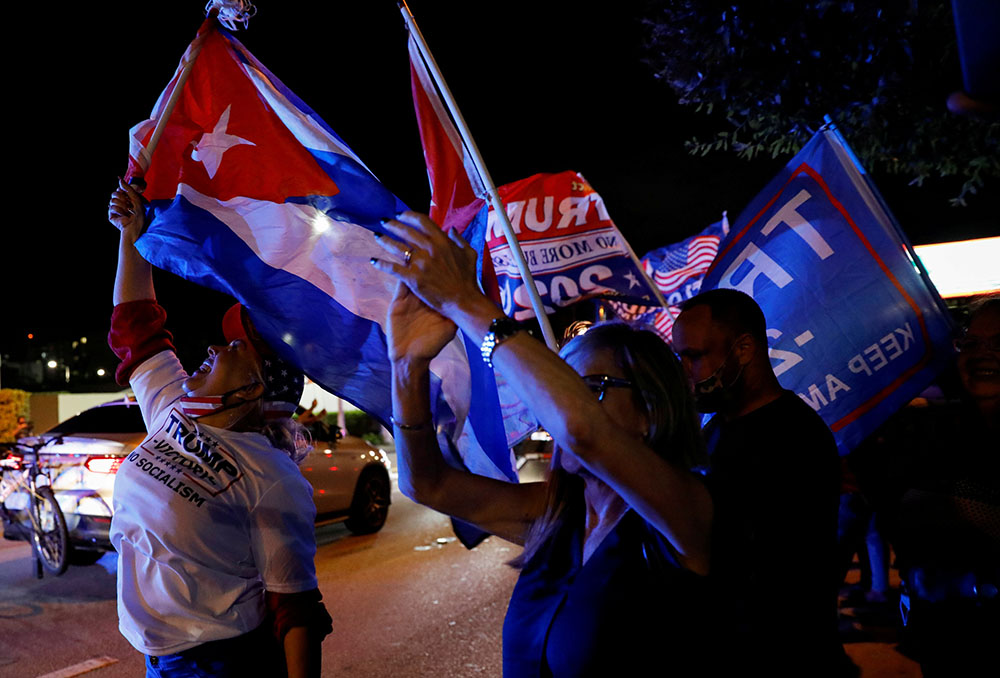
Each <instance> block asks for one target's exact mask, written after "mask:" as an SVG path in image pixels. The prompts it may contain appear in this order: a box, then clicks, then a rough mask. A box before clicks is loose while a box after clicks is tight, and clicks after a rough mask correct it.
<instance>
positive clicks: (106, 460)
mask: <svg viewBox="0 0 1000 678" xmlns="http://www.w3.org/2000/svg"><path fill="white" fill-rule="evenodd" d="M83 465H84V466H86V467H87V470H88V471H93V472H94V473H118V467H119V466H121V465H122V458H121V457H91V458H90V459H88V460H87V461H86V462H84V464H83Z"/></svg>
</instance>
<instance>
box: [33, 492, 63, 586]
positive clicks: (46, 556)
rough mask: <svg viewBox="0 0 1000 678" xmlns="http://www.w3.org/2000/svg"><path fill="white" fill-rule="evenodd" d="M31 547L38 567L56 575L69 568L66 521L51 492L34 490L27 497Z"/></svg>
mask: <svg viewBox="0 0 1000 678" xmlns="http://www.w3.org/2000/svg"><path fill="white" fill-rule="evenodd" d="M29 514H30V517H31V544H32V546H33V547H34V550H35V554H36V555H37V556H38V559H39V560H40V561H41V563H42V566H43V567H45V569H46V570H48V571H49V572H51V573H52V574H55V575H59V574H62V573H63V572H65V571H66V567H67V566H68V565H69V533H68V531H67V530H66V518H65V517H64V516H63V512H62V509H61V508H59V504H58V502H56V497H55V495H54V494H53V493H52V488H51V487H48V486H42V487H38V488H36V491H35V493H34V494H32V495H31V510H30V511H29Z"/></svg>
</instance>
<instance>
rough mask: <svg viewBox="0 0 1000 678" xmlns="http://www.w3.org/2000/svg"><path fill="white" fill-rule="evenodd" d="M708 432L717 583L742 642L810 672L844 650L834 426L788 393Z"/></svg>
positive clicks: (723, 612) (724, 615)
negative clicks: (809, 661)
mask: <svg viewBox="0 0 1000 678" xmlns="http://www.w3.org/2000/svg"><path fill="white" fill-rule="evenodd" d="M704 433H705V437H706V441H707V444H708V451H709V455H710V463H711V471H710V473H709V477H708V482H709V489H710V491H711V493H712V499H713V503H714V507H715V508H714V522H713V528H712V532H713V539H712V542H713V543H712V575H711V577H712V580H713V581H714V584H715V588H716V590H717V591H718V593H719V594H720V596H719V604H720V605H721V609H720V610H719V615H720V619H722V620H725V621H724V623H725V622H730V623H731V624H732V626H731V628H730V631H731V632H733V633H735V634H736V640H735V641H734V642H736V643H738V644H739V645H741V646H745V648H748V651H750V652H765V653H768V655H769V656H768V657H767V660H768V664H770V665H771V667H772V668H775V662H776V661H777V662H780V661H781V658H785V659H788V660H789V662H795V663H798V664H799V666H801V663H800V660H802V659H806V658H816V659H821V658H823V657H826V658H829V657H831V653H837V654H838V655H839V654H841V653H842V650H841V649H840V643H839V640H838V637H837V591H838V588H839V582H838V581H837V580H838V568H837V511H838V503H839V493H840V465H839V459H838V454H837V447H836V443H835V442H834V439H833V435H832V434H831V433H830V429H828V428H827V426H826V424H825V423H824V422H823V420H822V419H821V418H820V417H819V415H817V414H816V413H815V412H814V411H813V410H812V409H811V408H810V407H809V406H808V405H807V404H806V403H804V402H803V401H802V400H801V399H800V398H799V397H798V396H797V395H795V393H793V392H792V391H785V392H784V393H783V394H782V395H781V396H780V397H779V398H778V399H777V400H775V401H773V402H771V403H768V404H767V405H764V406H763V407H760V408H758V409H756V410H754V411H753V412H750V413H749V414H747V415H745V416H742V417H739V418H737V419H734V420H732V421H728V422H727V421H725V420H724V419H723V418H722V417H721V416H716V417H715V418H713V419H712V421H711V422H709V424H708V426H706V428H705V432H704ZM779 638H780V639H781V640H780V645H781V648H780V649H778V648H776V647H775V645H774V641H775V640H776V639H779ZM768 641H770V642H768ZM778 655H780V657H779V656H778ZM792 655H796V657H795V658H793V657H792Z"/></svg>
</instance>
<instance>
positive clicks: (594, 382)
mask: <svg viewBox="0 0 1000 678" xmlns="http://www.w3.org/2000/svg"><path fill="white" fill-rule="evenodd" d="M583 383H585V384H586V385H587V388H589V389H590V390H591V391H593V392H594V393H595V394H597V399H598V400H599V401H600V400H604V393H605V392H606V391H607V390H608V389H609V388H634V387H635V384H633V383H632V382H631V381H629V380H628V379H619V378H618V377H612V376H611V375H609V374H587V375H585V376H584V377H583Z"/></svg>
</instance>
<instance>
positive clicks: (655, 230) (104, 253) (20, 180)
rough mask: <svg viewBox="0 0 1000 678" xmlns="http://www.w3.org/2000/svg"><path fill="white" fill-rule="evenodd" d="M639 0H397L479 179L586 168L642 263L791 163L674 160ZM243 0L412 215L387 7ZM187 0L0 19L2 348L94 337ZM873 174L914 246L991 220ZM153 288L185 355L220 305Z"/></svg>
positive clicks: (692, 122) (209, 331)
mask: <svg viewBox="0 0 1000 678" xmlns="http://www.w3.org/2000/svg"><path fill="white" fill-rule="evenodd" d="M642 4H643V3H641V2H636V1H633V0H627V1H623V0H619V1H617V2H613V3H600V5H596V7H597V9H594V8H592V7H594V6H591V5H586V6H585V5H582V4H579V3H569V2H538V1H537V0H535V1H534V2H527V1H513V2H503V3H480V2H468V1H464V2H451V1H442V0H434V1H433V2H431V1H430V0H424V1H421V0H413V2H412V3H411V9H412V11H413V12H414V15H415V16H416V19H417V22H418V23H419V25H420V27H421V29H422V31H423V33H424V35H425V37H426V38H427V40H428V43H429V45H430V47H431V50H432V51H433V52H434V55H435V57H436V58H437V61H438V63H439V65H440V67H441V69H442V71H443V72H444V75H445V77H446V78H447V80H448V83H449V85H450V87H451V89H452V91H453V93H454V95H455V97H456V99H457V100H458V103H459V105H460V106H461V108H462V111H463V113H464V115H465V118H466V120H467V122H468V123H469V126H470V127H471V129H472V133H473V135H474V136H475V138H476V141H477V143H478V145H479V148H480V150H481V152H482V154H483V156H484V158H485V160H486V163H487V165H488V167H489V168H490V172H491V173H492V175H493V178H494V180H495V181H496V182H497V183H498V184H502V183H506V182H510V181H514V180H517V179H520V178H523V177H526V176H529V175H531V174H534V173H536V172H557V171H561V170H565V169H572V170H576V171H579V172H581V173H583V174H584V176H586V177H587V179H588V180H589V182H590V183H591V185H592V186H593V187H594V188H595V189H596V190H597V191H598V192H599V193H600V194H601V195H602V196H603V198H604V200H605V203H606V204H607V206H608V209H609V211H610V214H611V216H612V218H613V219H614V220H615V222H616V224H617V225H618V227H619V228H620V229H621V230H622V232H623V233H624V234H625V236H626V238H627V239H628V240H629V242H630V243H631V244H632V246H633V248H634V249H635V251H636V252H637V253H638V254H639V255H640V256H641V255H642V254H644V253H645V252H647V251H648V250H650V249H652V248H655V247H659V246H662V245H666V244H669V243H672V242H675V241H678V240H681V239H683V238H685V237H687V236H689V235H691V234H693V233H695V232H697V231H699V230H701V229H702V228H704V227H705V226H707V225H708V224H709V223H711V222H714V221H717V220H718V219H719V218H720V214H721V212H722V210H724V209H728V210H729V214H730V218H731V219H735V218H736V216H737V215H738V214H739V212H740V211H741V210H742V209H743V207H744V206H745V205H746V204H747V202H748V201H749V200H750V198H751V197H752V196H753V195H754V194H756V193H757V192H758V191H759V190H761V189H762V188H763V187H764V185H765V184H766V183H767V181H768V180H769V179H770V178H771V176H772V175H773V174H774V173H775V172H776V171H777V169H778V168H779V167H780V166H782V165H783V164H784V163H785V162H787V160H788V158H787V157H779V158H778V159H776V160H773V161H772V160H766V161H755V162H753V163H747V162H745V161H742V160H738V159H736V158H734V157H732V156H729V155H715V156H709V157H707V158H693V157H691V156H689V155H687V153H686V151H685V150H684V148H683V141H684V140H685V139H686V138H689V137H691V136H693V135H696V134H699V133H704V132H705V131H706V130H708V129H710V127H709V123H710V122H711V121H709V120H707V119H706V118H705V117H703V116H701V115H698V114H696V113H694V111H692V110H690V109H685V108H681V107H680V106H678V105H677V104H676V103H675V98H674V96H673V94H672V92H670V91H669V89H668V88H666V87H665V86H664V85H662V84H661V83H659V82H657V81H656V80H654V78H653V77H652V74H651V72H650V70H649V69H648V68H647V67H646V66H645V65H644V64H643V63H642V61H641V58H642V56H641V50H640V47H641V42H642V36H643V32H642V26H641V23H640V18H639V16H640V13H641V12H640V10H641V8H642ZM257 6H258V15H257V16H256V17H255V18H254V19H252V20H251V22H250V27H249V30H247V31H241V32H240V33H239V35H238V37H239V38H240V40H241V41H242V42H243V43H244V44H245V45H246V46H247V47H248V48H249V49H250V51H251V52H253V53H254V55H255V56H257V58H258V59H260V60H261V61H262V62H263V63H264V64H265V65H266V66H267V67H268V68H269V69H270V70H271V71H272V72H273V73H274V74H275V75H276V76H277V77H278V78H279V79H281V80H282V81H283V82H284V83H285V85H287V86H288V87H289V88H290V89H291V90H292V91H294V92H295V93H296V94H298V95H299V96H300V97H301V98H302V99H303V100H304V101H305V102H306V103H307V104H309V105H310V106H311V107H312V108H313V109H314V110H315V111H316V112H317V113H318V114H319V115H320V116H321V117H322V118H323V119H324V120H325V121H326V122H327V123H328V124H329V125H330V126H331V127H332V128H333V129H334V130H336V131H337V133H338V134H339V135H340V136H341V137H342V138H343V139H344V140H345V141H346V142H347V143H348V144H349V145H350V146H351V147H352V148H353V150H354V151H355V152H356V153H357V154H358V155H359V157H361V159H362V160H363V161H364V162H365V163H366V164H367V165H368V167H369V168H371V169H372V171H373V172H374V173H375V174H376V175H377V176H378V177H379V178H380V179H381V181H382V182H383V183H384V184H385V185H386V186H387V187H388V188H389V189H390V190H392V191H393V192H395V193H396V194H397V195H398V196H399V197H400V198H402V199H403V201H404V202H406V203H407V204H408V205H410V206H411V207H413V208H415V209H426V206H427V204H428V200H429V194H428V188H427V180H426V171H425V168H424V165H423V156H422V153H421V149H420V143H419V138H418V135H417V128H416V121H415V118H414V115H413V108H412V102H411V98H410V85H409V67H408V58H407V51H406V32H405V29H404V27H403V22H402V18H401V17H400V15H399V11H398V9H397V7H396V3H395V2H394V1H392V0H365V1H364V2H357V1H356V2H350V3H347V2H323V3H308V2H300V3H292V2H274V1H268V0H261V1H260V2H259V3H257ZM203 7H204V3H203V2H199V1H191V0H178V1H175V2H169V3H153V2H131V3H124V2H102V3H81V4H77V5H67V6H60V7H59V8H58V9H55V8H52V10H51V12H50V10H49V9H43V10H40V11H41V12H42V13H43V14H45V15H44V16H40V15H38V14H35V15H31V16H23V17H16V16H8V19H9V25H11V26H17V27H18V29H19V30H20V31H21V32H23V33H27V34H30V38H29V40H28V41H27V42H26V46H24V47H20V48H19V50H20V51H19V52H18V53H15V54H13V55H12V56H10V57H8V58H9V59H11V61H10V62H9V64H8V66H9V69H8V71H9V78H8V90H7V94H6V96H5V101H6V102H7V110H8V115H7V119H8V123H7V137H8V141H9V142H10V146H9V147H8V157H7V164H8V166H9V167H10V168H11V169H12V170H13V177H14V179H13V182H12V187H13V188H14V191H13V194H12V195H9V199H8V209H10V208H11V207H13V214H10V213H9V212H8V215H9V217H8V218H9V219H10V222H9V223H8V224H7V225H6V227H5V228H4V230H3V234H4V247H3V255H4V261H5V263H7V264H8V265H7V266H5V276H4V279H5V285H4V292H3V302H4V307H5V309H4V310H5V312H4V320H3V321H2V323H0V327H2V330H0V341H2V345H0V348H2V350H3V352H4V353H13V354H15V355H17V354H21V353H23V352H24V349H25V347H26V342H27V340H26V338H25V337H26V335H27V333H28V332H33V333H34V334H35V336H36V338H35V339H34V340H33V341H35V342H47V341H54V340H61V339H65V338H73V337H78V336H88V337H93V338H94V339H95V340H97V341H99V342H103V337H104V336H105V334H106V332H107V318H108V315H109V313H110V310H111V290H112V283H113V279H114V268H115V260H116V256H117V231H116V230H115V229H114V227H112V226H111V225H109V224H108V223H107V221H106V209H107V201H108V197H109V195H110V193H111V191H112V190H113V189H114V187H115V185H116V177H117V176H119V175H120V174H123V173H124V171H125V169H126V162H127V152H128V136H127V132H128V129H129V128H130V127H131V126H132V125H134V124H135V123H137V122H139V121H140V120H143V119H145V118H146V117H148V115H149V112H150V110H151V108H152V106H153V104H154V102H155V101H156V98H157V96H158V95H159V93H160V91H161V90H162V89H163V87H164V86H165V85H166V84H167V82H168V81H169V79H170V77H171V75H172V74H173V71H174V69H175V68H176V65H177V62H178V60H179V59H180V56H181V55H182V54H183V52H184V50H185V48H186V46H187V44H188V43H189V42H190V41H191V40H192V39H193V38H194V35H195V31H196V30H197V28H198V26H199V24H200V23H201V21H202V18H203V15H202V9H203ZM585 7H586V9H585ZM12 11H22V10H20V9H18V10H12ZM18 20H19V21H18ZM960 85H961V77H960V74H959V73H957V72H956V74H955V88H956V89H957V88H958V87H960ZM946 96H947V92H942V94H941V101H942V106H943V105H944V98H945V97H946ZM817 123H819V121H817ZM848 141H850V138H849V137H848ZM875 180H876V183H877V184H878V186H879V188H880V189H881V191H882V193H883V195H884V196H885V197H886V200H887V202H888V203H889V206H890V208H891V209H892V210H893V211H894V213H895V214H896V216H897V218H898V220H899V221H900V223H901V224H902V225H903V228H904V229H905V230H906V231H907V233H908V234H909V236H910V238H911V240H912V241H913V242H914V243H915V244H922V243H929V242H937V241H942V240H953V239H963V238H968V237H977V236H985V235H996V234H997V233H998V232H1000V226H998V224H1000V221H998V217H997V215H998V214H1000V198H998V196H997V193H1000V191H997V187H996V186H993V192H992V195H989V196H987V197H986V198H985V199H982V198H980V199H977V198H976V197H973V204H972V206H971V207H970V208H967V209H965V210H963V209H954V208H951V207H949V206H948V204H947V197H949V196H950V195H954V194H955V191H956V186H955V185H954V184H943V183H941V182H937V183H935V182H931V185H930V186H929V187H925V188H923V189H919V188H915V187H908V186H907V185H906V182H905V181H904V180H900V179H898V178H888V177H880V176H879V175H877V174H876V175H875ZM8 181H10V180H8ZM8 185H9V186H10V185H11V184H10V183H9V184H8ZM157 291H158V293H159V296H160V299H161V301H162V303H163V304H164V306H165V307H166V308H167V310H168V312H169V314H170V318H171V321H170V325H171V326H172V327H173V329H174V330H175V334H176V335H177V338H178V340H179V341H180V343H182V344H186V343H188V342H196V345H195V346H193V347H192V348H194V349H197V351H198V352H201V351H202V350H203V349H202V347H203V346H204V343H205V342H207V341H217V340H219V339H220V338H221V337H220V336H219V332H218V331H217V329H216V328H217V323H216V322H215V320H214V318H216V317H218V316H219V315H220V314H221V312H222V311H223V310H224V309H225V308H226V306H227V305H228V303H229V301H228V300H227V299H226V298H224V297H222V296H221V295H218V294H215V293H209V292H203V291H201V290H200V289H199V288H195V287H194V286H192V285H190V284H188V283H184V282H183V281H178V280H177V279H175V278H172V277H171V276H169V275H166V274H163V275H158V277H157ZM108 354H109V364H110V351H109V352H108ZM4 385H7V384H4Z"/></svg>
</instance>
